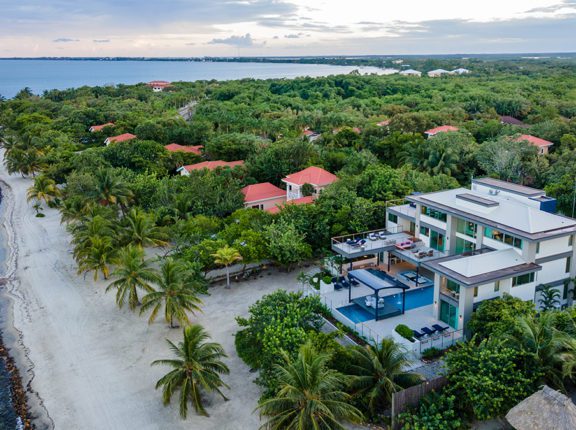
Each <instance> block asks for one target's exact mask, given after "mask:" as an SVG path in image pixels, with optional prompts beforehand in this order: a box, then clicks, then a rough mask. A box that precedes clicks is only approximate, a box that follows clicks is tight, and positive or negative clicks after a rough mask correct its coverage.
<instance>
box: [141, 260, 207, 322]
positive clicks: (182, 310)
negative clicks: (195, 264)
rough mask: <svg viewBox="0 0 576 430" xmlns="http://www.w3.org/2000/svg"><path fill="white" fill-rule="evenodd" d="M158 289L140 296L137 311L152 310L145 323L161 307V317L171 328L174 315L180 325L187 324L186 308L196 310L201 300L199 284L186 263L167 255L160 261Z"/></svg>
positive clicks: (190, 310)
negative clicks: (162, 316) (138, 309)
mask: <svg viewBox="0 0 576 430" xmlns="http://www.w3.org/2000/svg"><path fill="white" fill-rule="evenodd" d="M155 284H156V286H157V287H158V290H156V291H152V292H149V293H148V294H146V295H145V296H144V297H143V299H142V307H141V308H140V314H143V313H145V312H147V311H148V310H152V312H151V314H150V318H149V319H148V323H149V324H151V323H152V322H154V320H155V319H156V316H157V315H158V312H159V311H160V310H161V309H162V307H164V320H165V321H166V322H167V323H170V327H171V328H174V327H175V326H174V319H176V320H177V321H178V323H179V324H180V325H188V324H190V320H189V318H188V315H187V314H186V311H188V312H192V313H194V312H199V311H200V305H201V304H202V301H201V300H200V299H199V298H198V290H199V289H200V287H201V284H200V282H199V281H198V280H197V279H196V276H195V274H194V273H192V271H191V268H190V266H189V265H188V264H185V263H182V262H180V261H176V260H173V259H172V258H167V259H166V260H165V261H164V263H163V264H162V267H161V270H160V276H159V277H158V279H157V281H156V283H155Z"/></svg>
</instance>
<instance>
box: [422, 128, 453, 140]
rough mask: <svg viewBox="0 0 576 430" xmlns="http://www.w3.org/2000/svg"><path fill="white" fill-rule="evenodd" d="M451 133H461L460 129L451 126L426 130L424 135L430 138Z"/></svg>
mask: <svg viewBox="0 0 576 430" xmlns="http://www.w3.org/2000/svg"><path fill="white" fill-rule="evenodd" d="M450 131H460V129H459V128H458V127H453V126H451V125H441V126H440V127H435V128H431V129H430V130H426V131H425V132H424V134H425V135H426V137H428V138H430V137H432V136H436V135H437V134H438V133H448V132H450Z"/></svg>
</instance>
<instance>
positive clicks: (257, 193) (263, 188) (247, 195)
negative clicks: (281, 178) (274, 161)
mask: <svg viewBox="0 0 576 430" xmlns="http://www.w3.org/2000/svg"><path fill="white" fill-rule="evenodd" d="M241 191H242V194H244V207H245V208H254V209H263V210H269V209H274V208H277V207H278V206H276V205H282V204H284V203H285V202H286V191H284V190H283V189H282V188H278V187H277V186H276V185H272V184H271V183H270V182H263V183H261V184H254V185H248V186H246V187H244V188H242V190H241Z"/></svg>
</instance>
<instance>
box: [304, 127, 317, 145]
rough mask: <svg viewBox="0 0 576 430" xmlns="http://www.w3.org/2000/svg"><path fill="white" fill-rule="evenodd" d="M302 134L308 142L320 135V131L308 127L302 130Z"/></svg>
mask: <svg viewBox="0 0 576 430" xmlns="http://www.w3.org/2000/svg"><path fill="white" fill-rule="evenodd" d="M302 136H304V137H306V138H307V139H308V140H309V141H310V142H314V141H315V140H317V139H318V138H319V137H320V133H316V132H315V131H312V130H310V129H309V128H308V127H306V128H305V129H304V131H303V132H302Z"/></svg>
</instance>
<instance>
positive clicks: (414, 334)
mask: <svg viewBox="0 0 576 430" xmlns="http://www.w3.org/2000/svg"><path fill="white" fill-rule="evenodd" d="M412 335H413V336H414V337H415V338H416V339H418V340H420V338H422V337H424V336H425V335H424V333H420V332H419V331H418V330H412Z"/></svg>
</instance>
